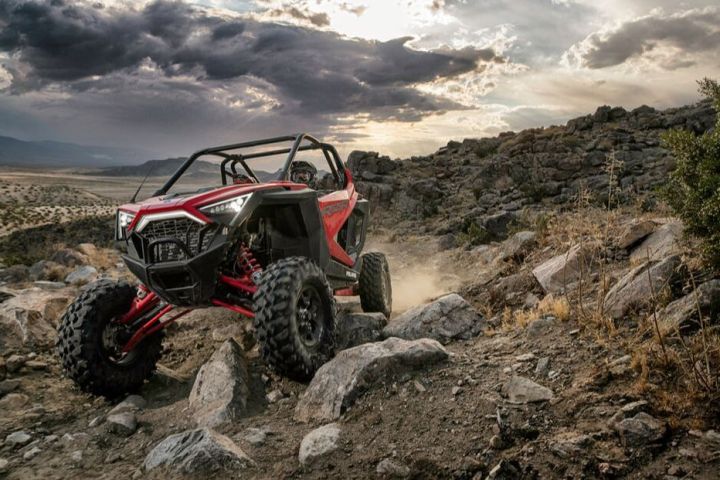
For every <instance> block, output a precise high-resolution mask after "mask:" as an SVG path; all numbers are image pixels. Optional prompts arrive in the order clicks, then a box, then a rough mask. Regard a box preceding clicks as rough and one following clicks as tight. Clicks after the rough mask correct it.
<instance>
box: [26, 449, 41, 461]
mask: <svg viewBox="0 0 720 480" xmlns="http://www.w3.org/2000/svg"><path fill="white" fill-rule="evenodd" d="M41 452H42V450H40V448H39V447H32V448H31V449H30V450H28V451H27V452H25V453H23V460H25V461H28V460H32V459H33V458H35V457H37V456H38V455H39V454H40V453H41Z"/></svg>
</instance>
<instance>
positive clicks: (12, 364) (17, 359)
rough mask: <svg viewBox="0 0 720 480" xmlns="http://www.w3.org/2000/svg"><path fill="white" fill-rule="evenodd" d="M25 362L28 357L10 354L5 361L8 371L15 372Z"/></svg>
mask: <svg viewBox="0 0 720 480" xmlns="http://www.w3.org/2000/svg"><path fill="white" fill-rule="evenodd" d="M25 362H27V359H26V358H25V357H24V356H22V355H10V356H9V357H8V359H7V360H6V361H5V368H7V371H8V372H10V373H15V372H17V371H19V370H20V369H21V368H22V367H23V366H25Z"/></svg>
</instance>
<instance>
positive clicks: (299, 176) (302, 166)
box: [290, 160, 317, 186]
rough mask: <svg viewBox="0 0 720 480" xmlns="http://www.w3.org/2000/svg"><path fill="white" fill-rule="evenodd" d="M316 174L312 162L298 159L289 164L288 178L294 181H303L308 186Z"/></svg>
mask: <svg viewBox="0 0 720 480" xmlns="http://www.w3.org/2000/svg"><path fill="white" fill-rule="evenodd" d="M316 174H317V168H315V165H313V164H312V163H308V162H305V161H302V160H298V161H297V162H293V163H292V165H291V166H290V180H291V181H293V182H295V183H304V184H305V185H307V186H310V185H312V183H313V182H314V181H315V175H316Z"/></svg>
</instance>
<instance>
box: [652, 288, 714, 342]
mask: <svg viewBox="0 0 720 480" xmlns="http://www.w3.org/2000/svg"><path fill="white" fill-rule="evenodd" d="M698 307H699V308H700V311H699V312H698ZM700 314H702V316H703V321H704V322H705V323H706V325H710V324H714V323H717V318H718V315H719V314H720V280H717V279H715V280H710V281H709V282H705V283H703V284H702V285H699V286H698V287H697V291H696V292H690V293H689V294H687V295H685V296H684V297H682V298H679V299H677V300H675V301H674V302H672V303H670V304H668V305H667V306H666V307H665V308H664V309H662V310H661V311H660V312H659V313H658V320H659V321H660V324H661V325H662V327H663V329H664V330H666V331H675V330H676V329H680V331H682V332H683V333H688V332H691V331H694V330H697V329H698V328H699V327H700Z"/></svg>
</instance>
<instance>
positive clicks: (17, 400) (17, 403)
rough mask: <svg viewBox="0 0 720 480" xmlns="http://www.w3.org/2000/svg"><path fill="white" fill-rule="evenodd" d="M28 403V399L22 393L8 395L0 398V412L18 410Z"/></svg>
mask: <svg viewBox="0 0 720 480" xmlns="http://www.w3.org/2000/svg"><path fill="white" fill-rule="evenodd" d="M28 403H30V398H29V397H28V396H27V395H24V394H22V393H8V394H7V395H5V396H4V397H2V398H0V412H8V411H12V410H20V409H21V408H22V407H24V406H25V405H27V404H28Z"/></svg>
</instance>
